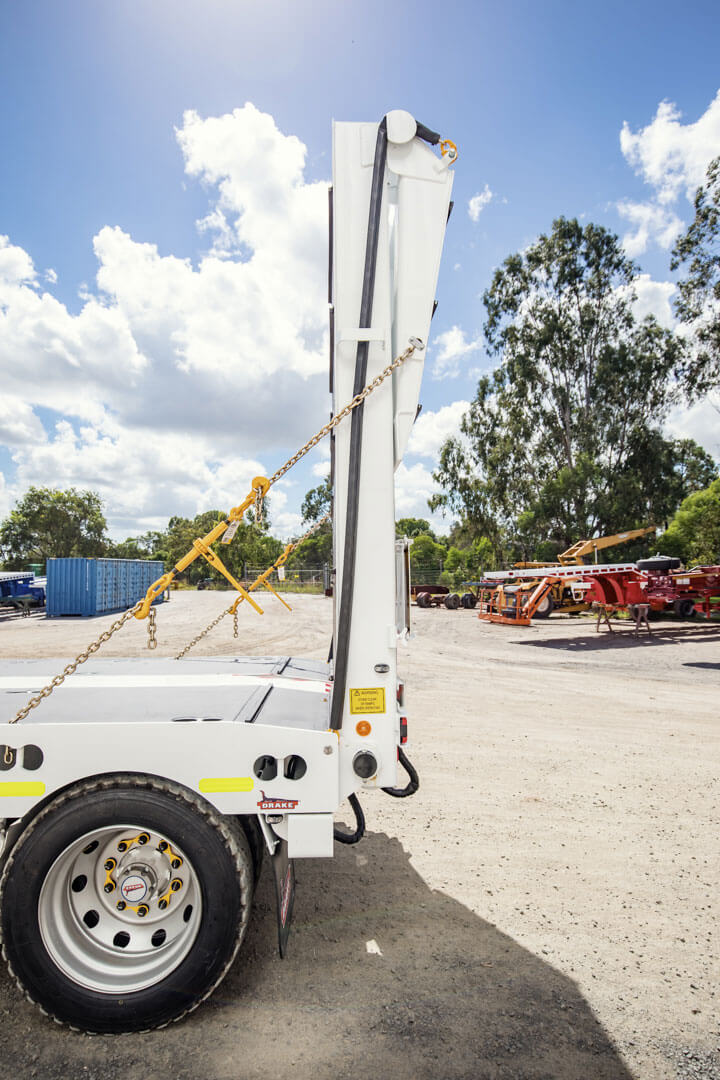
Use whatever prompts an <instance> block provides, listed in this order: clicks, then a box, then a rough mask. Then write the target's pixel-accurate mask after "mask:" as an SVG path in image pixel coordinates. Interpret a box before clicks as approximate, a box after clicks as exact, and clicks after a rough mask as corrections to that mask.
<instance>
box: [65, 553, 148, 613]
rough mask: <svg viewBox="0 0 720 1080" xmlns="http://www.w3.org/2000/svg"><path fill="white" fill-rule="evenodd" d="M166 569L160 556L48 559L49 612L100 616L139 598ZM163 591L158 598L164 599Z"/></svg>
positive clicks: (125, 606) (129, 604) (124, 608)
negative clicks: (153, 557) (148, 557)
mask: <svg viewBox="0 0 720 1080" xmlns="http://www.w3.org/2000/svg"><path fill="white" fill-rule="evenodd" d="M164 572H165V568H164V566H163V564H162V562H161V561H160V560H159V559H48V563H47V613H48V615H101V614H102V613H103V612H106V611H120V610H121V609H122V610H126V609H127V608H129V607H132V606H133V604H136V603H137V602H138V600H141V599H142V598H143V596H144V595H145V593H146V592H147V590H148V587H149V586H150V585H152V583H153V582H154V581H157V579H158V578H159V577H162V575H163V574H164ZM164 598H165V594H163V595H162V596H161V597H160V598H159V599H160V600H163V599H164Z"/></svg>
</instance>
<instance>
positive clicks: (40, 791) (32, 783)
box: [0, 780, 45, 797]
mask: <svg viewBox="0 0 720 1080" xmlns="http://www.w3.org/2000/svg"><path fill="white" fill-rule="evenodd" d="M44 794H45V785H44V784H43V783H41V782H40V781H39V780H3V781H1V782H0V796H2V795H6V796H8V797H12V796H15V797H19V796H21V795H44Z"/></svg>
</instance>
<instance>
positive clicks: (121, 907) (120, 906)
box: [117, 900, 126, 911]
mask: <svg viewBox="0 0 720 1080" xmlns="http://www.w3.org/2000/svg"><path fill="white" fill-rule="evenodd" d="M125 907H126V904H125V901H124V900H118V902H117V909H118V911H124V910H125Z"/></svg>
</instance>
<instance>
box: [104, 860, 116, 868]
mask: <svg viewBox="0 0 720 1080" xmlns="http://www.w3.org/2000/svg"><path fill="white" fill-rule="evenodd" d="M105 869H106V870H114V869H115V860H114V859H108V860H107V862H106V863H105Z"/></svg>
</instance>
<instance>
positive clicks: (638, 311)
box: [633, 274, 676, 330]
mask: <svg viewBox="0 0 720 1080" xmlns="http://www.w3.org/2000/svg"><path fill="white" fill-rule="evenodd" d="M633 286H634V289H635V295H636V299H635V303H634V305H633V311H634V314H635V317H636V318H637V319H644V318H645V317H646V316H647V315H654V316H655V318H656V319H657V321H658V322H659V323H660V325H661V326H665V327H667V329H668V330H669V329H671V328H672V327H673V326H674V325H675V316H674V315H673V310H672V306H671V303H670V299H671V297H672V295H673V293H674V292H675V288H676V286H675V285H674V284H673V283H672V281H653V279H652V278H651V277H650V275H649V274H639V275H638V276H637V277H636V279H635V281H634V283H633Z"/></svg>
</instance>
